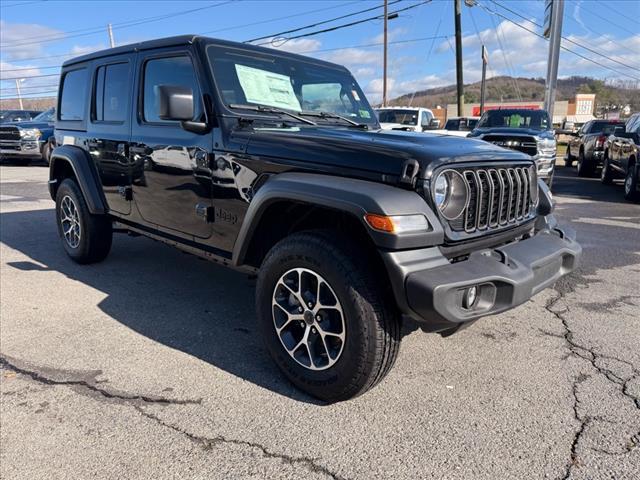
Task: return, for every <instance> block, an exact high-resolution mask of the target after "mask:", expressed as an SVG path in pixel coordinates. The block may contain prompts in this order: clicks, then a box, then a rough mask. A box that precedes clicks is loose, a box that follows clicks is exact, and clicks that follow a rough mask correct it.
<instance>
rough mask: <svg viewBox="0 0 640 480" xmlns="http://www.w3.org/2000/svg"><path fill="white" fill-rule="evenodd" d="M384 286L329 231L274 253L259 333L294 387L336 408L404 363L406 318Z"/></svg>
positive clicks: (265, 271)
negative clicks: (396, 364)
mask: <svg viewBox="0 0 640 480" xmlns="http://www.w3.org/2000/svg"><path fill="white" fill-rule="evenodd" d="M383 278H384V275H383V274H381V272H380V271H379V270H378V269H377V268H375V267H373V266H372V262H371V258H369V257H367V256H366V255H365V254H364V252H363V251H362V249H358V248H356V247H355V245H353V244H352V243H351V242H350V241H349V240H346V239H342V238H341V237H336V235H335V234H333V235H332V234H330V233H328V232H325V231H312V232H302V233H296V234H293V235H291V236H289V237H287V238H285V239H284V240H282V241H280V242H279V243H278V244H276V245H275V246H274V247H273V248H272V249H271V251H270V252H269V253H268V255H267V257H266V259H265V261H264V262H263V265H262V267H261V270H260V273H259V275H258V282H257V289H256V303H257V313H258V322H259V328H260V330H261V333H262V336H263V338H264V340H265V343H266V346H267V349H268V351H269V353H270V355H271V357H272V358H273V359H274V361H275V362H276V364H277V365H278V367H280V369H281V370H282V371H283V372H284V374H285V375H286V376H287V377H288V378H289V380H291V382H292V383H293V384H294V385H296V386H297V387H298V388H300V389H301V390H303V391H305V392H307V393H309V394H310V395H312V396H314V397H317V398H320V399H322V400H325V401H328V402H335V401H340V400H346V399H349V398H352V397H355V396H357V395H360V394H362V393H364V392H366V391H367V390H369V389H370V388H372V387H373V386H375V385H376V384H377V383H378V382H379V381H380V380H381V379H382V378H384V376H385V375H386V374H387V372H388V371H389V370H390V369H391V366H392V365H393V363H394V361H395V359H396V357H397V355H398V350H399V345H400V315H399V313H398V312H397V309H396V308H395V305H394V304H393V299H392V298H390V296H389V293H388V289H385V288H384V285H383V280H382V279H383Z"/></svg>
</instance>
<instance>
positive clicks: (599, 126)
mask: <svg viewBox="0 0 640 480" xmlns="http://www.w3.org/2000/svg"><path fill="white" fill-rule="evenodd" d="M621 126H622V123H621V122H611V123H609V122H593V125H591V129H590V130H589V133H606V134H610V133H613V131H614V130H615V129H616V127H621Z"/></svg>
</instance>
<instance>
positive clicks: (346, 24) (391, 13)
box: [256, 0, 432, 45]
mask: <svg viewBox="0 0 640 480" xmlns="http://www.w3.org/2000/svg"><path fill="white" fill-rule="evenodd" d="M431 1H432V0H425V1H423V2H420V3H417V4H415V5H411V6H409V7H405V8H400V9H398V10H394V11H393V12H389V14H388V15H389V16H391V15H395V14H398V13H400V12H405V11H407V10H411V9H413V8H416V7H421V6H423V5H426V4H427V3H430V2H431ZM381 16H382V15H376V16H374V17H368V18H364V19H362V20H356V21H355V22H350V23H344V24H342V25H336V26H334V27H330V28H325V29H323V30H316V31H315V32H308V33H303V34H300V35H295V36H293V37H284V38H283V39H282V40H284V41H283V42H282V44H284V43H286V42H287V41H289V40H295V39H297V38H304V37H312V36H315V35H320V34H321V33H328V32H334V31H336V30H341V29H343V28H348V27H353V26H355V25H360V24H362V23H366V22H370V21H372V20H377V19H379V18H380V17H381ZM277 35H279V34H276V35H274V37H276V38H277ZM269 44H271V45H273V44H274V43H273V40H271V41H268V42H262V43H258V44H256V45H269ZM282 44H281V45H282Z"/></svg>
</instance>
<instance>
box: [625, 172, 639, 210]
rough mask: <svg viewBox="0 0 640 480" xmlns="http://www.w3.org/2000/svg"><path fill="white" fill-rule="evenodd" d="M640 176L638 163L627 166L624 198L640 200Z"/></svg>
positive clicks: (633, 200)
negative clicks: (639, 180) (639, 188)
mask: <svg viewBox="0 0 640 480" xmlns="http://www.w3.org/2000/svg"><path fill="white" fill-rule="evenodd" d="M639 176H640V167H638V165H635V164H634V165H630V166H629V168H627V174H626V175H625V178H624V198H626V199H627V200H630V201H632V202H638V201H640V193H639V192H638V177H639Z"/></svg>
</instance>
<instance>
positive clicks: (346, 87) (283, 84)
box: [207, 45, 376, 124]
mask: <svg viewBox="0 0 640 480" xmlns="http://www.w3.org/2000/svg"><path fill="white" fill-rule="evenodd" d="M207 55H208V57H209V63H210V64H211V68H212V70H213V76H214V78H215V82H216V86H217V88H218V91H219V92H220V95H221V97H222V101H223V102H224V103H225V104H226V105H227V106H229V105H262V106H264V107H268V108H278V109H282V110H287V111H289V112H293V113H300V112H328V113H333V114H337V115H341V116H344V117H347V118H348V119H350V120H353V121H354V122H357V123H362V124H375V123H376V119H375V115H374V114H373V111H372V110H371V107H370V106H369V103H368V102H367V99H366V98H365V96H364V94H363V93H362V90H360V87H359V86H358V84H357V83H356V81H355V79H354V78H353V77H352V76H351V74H350V73H349V72H347V71H346V70H342V69H338V68H332V67H330V66H326V65H320V64H317V63H314V62H313V61H312V60H310V61H305V60H300V59H297V58H292V57H289V56H287V55H282V56H281V55H278V54H273V55H271V54H264V53H259V52H254V51H250V50H242V49H233V48H229V47H224V48H222V47H217V46H215V45H210V46H209V47H208V48H207ZM313 121H314V122H315V121H316V118H315V117H314V119H313ZM322 121H323V122H324V121H329V122H331V123H334V121H335V119H333V120H331V119H330V118H324V117H323V118H322Z"/></svg>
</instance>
